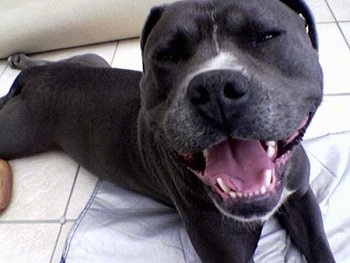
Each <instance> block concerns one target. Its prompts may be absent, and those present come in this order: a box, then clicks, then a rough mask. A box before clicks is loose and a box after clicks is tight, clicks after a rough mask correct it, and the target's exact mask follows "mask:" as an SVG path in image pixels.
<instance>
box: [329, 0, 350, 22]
mask: <svg viewBox="0 0 350 263" xmlns="http://www.w3.org/2000/svg"><path fill="white" fill-rule="evenodd" d="M327 2H328V3H329V5H330V7H331V8H332V10H333V12H334V15H335V17H336V19H337V20H338V21H350V1H349V0H327Z"/></svg>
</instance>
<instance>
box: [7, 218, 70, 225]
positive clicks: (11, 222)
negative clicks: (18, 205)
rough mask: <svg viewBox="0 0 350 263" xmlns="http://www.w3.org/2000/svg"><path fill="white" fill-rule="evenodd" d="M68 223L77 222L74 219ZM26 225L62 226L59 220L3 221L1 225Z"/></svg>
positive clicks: (68, 220)
mask: <svg viewBox="0 0 350 263" xmlns="http://www.w3.org/2000/svg"><path fill="white" fill-rule="evenodd" d="M66 222H75V220H74V219H67V220H66ZM10 224H14V225H25V224H47V225H55V224H61V225H62V223H61V220H59V219H51V220H50V219H49V220H3V221H0V225H10Z"/></svg>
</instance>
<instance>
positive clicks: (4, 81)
mask: <svg viewBox="0 0 350 263" xmlns="http://www.w3.org/2000/svg"><path fill="white" fill-rule="evenodd" d="M19 72H20V71H19V70H15V69H11V68H10V67H6V68H5V71H4V72H3V74H2V75H1V76H0V97H2V96H5V95H6V94H7V93H8V91H9V89H10V87H11V85H12V83H13V81H14V80H15V78H16V77H17V75H18V74H19Z"/></svg>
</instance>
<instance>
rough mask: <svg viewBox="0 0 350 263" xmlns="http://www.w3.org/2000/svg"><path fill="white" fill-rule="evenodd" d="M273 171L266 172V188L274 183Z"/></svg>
mask: <svg viewBox="0 0 350 263" xmlns="http://www.w3.org/2000/svg"><path fill="white" fill-rule="evenodd" d="M272 175H273V171H272V170H271V169H267V170H265V186H266V187H269V186H270V185H271V183H272Z"/></svg>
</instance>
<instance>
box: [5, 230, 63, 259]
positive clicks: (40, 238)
mask: <svg viewBox="0 0 350 263" xmlns="http://www.w3.org/2000/svg"><path fill="white" fill-rule="evenodd" d="M59 229H60V224H0V233H1V235H0V247H1V253H0V262H3V263H49V262H50V258H51V256H52V251H53V249H54V246H55V243H56V239H57V235H58V232H59ZM55 263H57V262H55Z"/></svg>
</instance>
